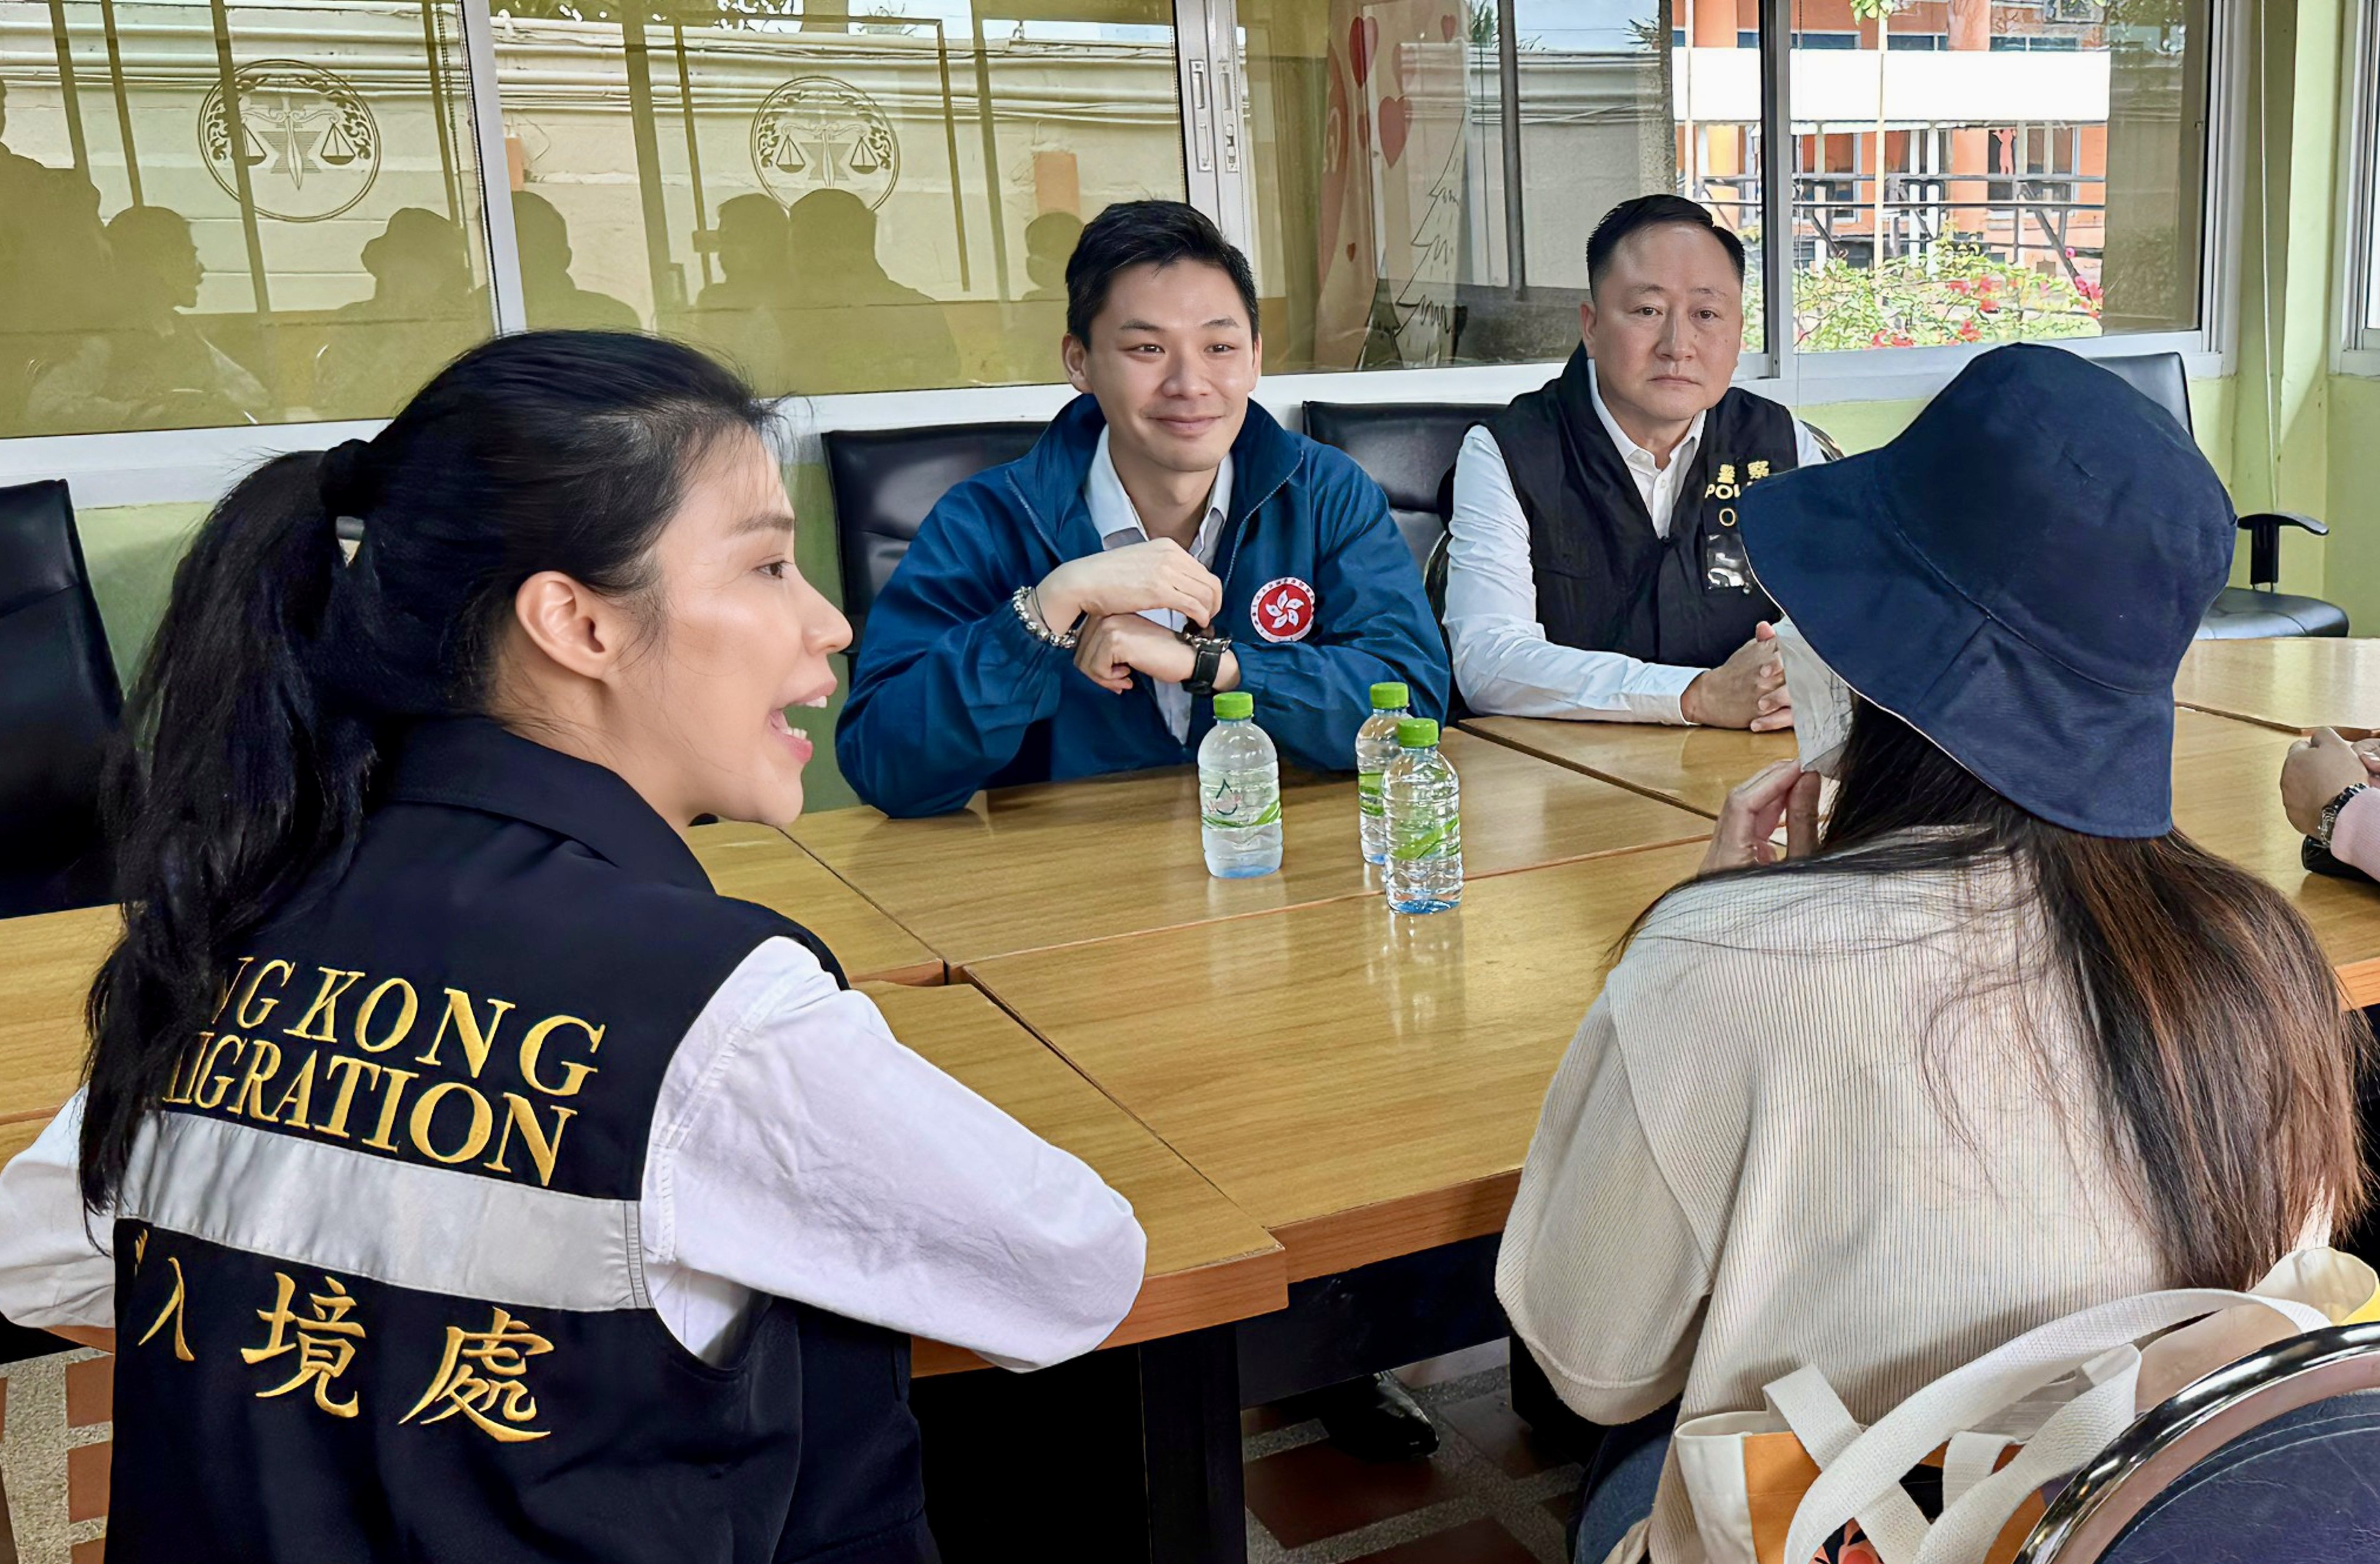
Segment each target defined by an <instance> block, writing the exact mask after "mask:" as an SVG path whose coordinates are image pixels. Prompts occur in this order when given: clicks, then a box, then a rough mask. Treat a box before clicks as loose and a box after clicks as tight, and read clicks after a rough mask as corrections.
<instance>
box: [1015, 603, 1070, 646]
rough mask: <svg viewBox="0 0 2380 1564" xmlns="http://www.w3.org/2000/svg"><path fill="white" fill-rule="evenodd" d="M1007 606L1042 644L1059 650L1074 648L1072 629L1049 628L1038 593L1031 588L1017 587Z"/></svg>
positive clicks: (1028, 631) (1018, 621)
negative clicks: (1043, 615) (1042, 613)
mask: <svg viewBox="0 0 2380 1564" xmlns="http://www.w3.org/2000/svg"><path fill="white" fill-rule="evenodd" d="M1008 606H1009V607H1011V608H1013V609H1014V610H1015V611H1016V619H1017V623H1019V624H1023V625H1024V626H1025V628H1026V632H1027V633H1028V634H1030V635H1031V636H1032V637H1033V638H1034V639H1035V640H1037V641H1039V642H1040V643H1041V644H1042V645H1043V646H1048V647H1056V648H1057V649H1059V650H1061V651H1072V650H1074V649H1075V641H1076V639H1077V637H1075V633H1074V632H1073V631H1072V630H1052V629H1051V628H1050V626H1049V624H1048V623H1047V622H1046V621H1045V620H1043V619H1042V617H1041V598H1040V595H1039V594H1038V592H1036V591H1035V590H1034V589H1033V588H1030V587H1019V588H1016V592H1015V595H1014V596H1013V597H1011V598H1010V599H1009V600H1008Z"/></svg>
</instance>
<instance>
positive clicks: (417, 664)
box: [80, 332, 770, 1211]
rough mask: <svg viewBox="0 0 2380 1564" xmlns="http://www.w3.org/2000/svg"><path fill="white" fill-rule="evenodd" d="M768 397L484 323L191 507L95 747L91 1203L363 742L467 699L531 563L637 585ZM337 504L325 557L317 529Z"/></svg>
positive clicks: (85, 1133)
mask: <svg viewBox="0 0 2380 1564" xmlns="http://www.w3.org/2000/svg"><path fill="white" fill-rule="evenodd" d="M769 419H770V415H769V412H768V410H767V408H766V406H764V405H762V404H761V403H759V401H757V400H756V399H755V398H754V397H753V395H752V394H751V392H750V391H749V390H748V389H747V387H746V386H745V385H744V384H743V383H742V382H739V381H737V380H736V379H735V376H734V375H732V374H730V373H728V372H727V371H726V370H722V369H721V368H720V367H719V366H718V365H716V364H714V363H712V362H711V361H710V359H708V358H704V357H702V356H701V355H700V354H698V353H696V352H695V351H693V350H692V349H690V348H686V347H682V346H677V345H675V344H673V343H668V342H663V341H660V340H658V339H655V338H651V337H642V336H634V335H629V334H626V333H597V332H543V333H528V334H526V335H519V336H510V337H500V338H498V339H496V340H494V341H492V342H490V343H487V344H484V345H482V346H480V347H478V348H475V349H473V350H472V351H471V352H469V353H468V354H466V355H464V356H463V357H462V358H459V359H457V360H455V363H454V364H453V365H451V366H449V367H448V368H447V369H446V370H443V372H442V373H441V374H440V375H439V376H438V377H437V378H436V379H435V380H433V381H431V382H430V383H429V385H427V386H426V387H424V388H423V389H422V391H421V393H420V394H419V395H417V396H416V397H415V398H414V399H413V401H412V403H411V404H410V405H408V406H407V407H406V409H405V410H404V411H403V412H401V413H399V414H398V415H397V416H396V418H395V419H394V420H393V421H392V422H391V423H390V424H389V426H388V428H387V429H385V430H383V431H382V432H381V433H380V434H379V435H378V436H377V437H376V438H374V439H373V440H371V441H370V442H369V443H363V442H355V441H350V442H348V443H346V444H345V445H343V446H340V447H337V448H334V450H333V451H330V452H327V453H306V454H302V455H286V456H279V457H276V458H274V459H273V460H272V461H270V462H268V463H266V464H265V465H264V466H263V467H260V468H259V469H257V470H256V471H255V472H253V473H251V474H250V475H249V477H248V478H246V479H243V480H242V481H241V482H240V483H239V485H238V486H237V488H235V489H234V490H233V491H231V492H230V493H229V494H228V495H226V496H225V498H224V500H223V502H222V503H220V504H218V505H217V506H216V507H215V510H214V512H213V514H212V515H210V516H209V517H208V518H207V521H206V524H205V526H204V527H202V528H201V529H200V533H199V536H198V540H197V541H196V543H195V544H194V545H193V547H192V548H191V550H190V552H189V554H188V557H186V558H185V559H184V560H183V562H182V564H181V566H180V568H179V569H178V570H176V572H175V576H174V590H173V597H172V600H171V601H170V602H169V603H168V605H167V607H166V610H165V615H164V620H163V622H162V623H161V624H160V625H159V627H158V631H157V636H156V638H155V640H154V641H153V642H152V645H151V647H150V649H149V654H148V657H147V659H146V660H145V661H144V662H143V664H142V666H141V671H140V677H139V678H138V680H137V681H136V682H135V683H134V685H133V689H132V694H131V697H130V699H129V701H128V706H127V710H126V713H125V737H124V739H123V741H122V742H121V743H120V744H119V746H118V750H117V753H116V755H115V758H113V760H112V761H111V764H110V776H109V783H108V787H107V813H108V822H109V830H110V835H111V837H112V838H113V839H114V841H115V843H116V869H117V892H118V895H119V896H120V897H121V899H122V901H123V903H124V933H123V936H122V938H121V939H120V940H119V941H118V942H117V944H116V946H115V950H114V951H113V952H111V953H110V954H109V956H108V959H107V961H106V963H105V964H104V965H103V966H102V967H101V969H100V972H99V976H98V977H97V978H96V979H95V980H94V981H93V983H92V985H91V1000H90V1005H89V1010H88V1021H89V1024H90V1029H91V1057H90V1061H89V1064H88V1067H87V1071H86V1087H87V1097H86V1100H85V1103H84V1108H83V1124H82V1146H81V1157H80V1174H81V1185H82V1194H83V1199H84V1201H85V1202H86V1203H87V1204H88V1205H89V1206H91V1208H92V1209H93V1210H95V1211H104V1210H106V1209H108V1208H109V1207H110V1206H112V1205H113V1203H114V1201H115V1196H116V1194H117V1192H118V1191H119V1189H120V1188H121V1186H122V1183H123V1180H124V1175H125V1170H126V1169H127V1166H128V1163H129V1161H130V1158H131V1155H132V1149H133V1145H134V1142H135V1140H136V1138H137V1137H138V1135H139V1134H140V1128H141V1126H142V1124H143V1123H144V1122H146V1121H147V1119H148V1116H149V1115H150V1114H151V1113H152V1111H154V1110H155V1109H156V1105H157V1103H158V1100H159V1098H160V1097H163V1095H164V1092H165V1091H166V1089H167V1087H168V1086H169V1085H170V1084H171V1081H172V1077H173V1072H174V1065H175V1061H176V1057H177V1056H178V1054H179V1053H180V1051H181V1050H182V1049H183V1048H184V1047H186V1046H187V1044H188V1039H189V1037H190V1034H191V1032H192V1030H193V1029H194V1028H196V1027H200V1026H203V1025H204V1024H205V1022H206V1017H207V1016H208V1015H210V1014H212V1012H214V1010H215V1008H216V1005H217V1003H218V1001H219V1000H220V998H221V996H222V984H223V983H224V981H225V974H226V973H227V972H228V970H229V968H230V965H231V964H232V963H233V962H234V961H236V960H237V956H238V954H239V947H240V945H241V943H242V942H243V941H245V940H247V939H248V938H249V936H250V935H251V934H252V933H254V931H255V930H256V929H257V928H258V927H260V926H261V924H262V923H263V922H264V921H265V919H266V918H267V917H269V916H270V915H272V914H273V912H274V911H275V910H276V909H277V908H279V907H280V906H281V905H282V904H283V903H285V902H286V901H287V900H288V899H289V898H290V897H291V896H292V895H293V894H294V893H295V892H296V891H297V890H298V889H299V888H300V887H301V886H302V885H303V884H304V883H305V881H306V880H307V879H308V877H309V876H310V875H311V874H313V873H314V872H315V871H316V870H317V868H319V867H322V866H323V865H325V864H335V863H336V862H337V861H338V860H339V859H340V858H341V857H342V855H344V854H345V853H346V851H347V850H348V849H349V848H350V847H351V846H352V844H353V843H354V840H355V838H356V835H357V832H358V830H359V829H360V827H361V825H362V821H363V817H364V812H365V809H366V807H367V806H368V804H369V802H370V788H371V784H372V781H373V771H374V767H375V764H376V762H377V760H378V759H379V757H380V755H381V753H382V750H383V747H384V746H386V744H387V743H388V741H389V740H390V739H392V738H393V737H394V735H395V732H396V731H397V730H398V729H400V728H401V727H402V725H403V724H404V722H405V721H407V720H409V719H413V718H419V717H429V716H438V715H445V714H452V713H457V712H468V711H477V710H480V709H484V706H485V704H486V701H487V699H488V697H489V694H490V691H491V685H492V675H493V673H494V661H495V650H496V648H497V647H498V645H500V644H501V636H502V631H503V627H504V623H505V622H506V619H507V618H508V616H509V615H510V613H511V612H512V603H513V599H514V596H515V594H516V593H517V591H518V590H519V588H520V584H521V583H522V582H523V581H525V580H527V579H528V577H529V576H532V575H535V574H537V573H538V572H540V571H545V570H558V571H561V572H563V573H565V574H566V575H568V576H571V577H573V578H574V579H576V580H578V581H580V582H582V583H584V584H585V585H587V586H589V587H590V588H594V589H595V590H597V591H600V592H604V593H607V594H610V595H613V596H619V597H631V596H634V595H636V594H640V593H643V592H646V591H648V590H650V588H652V587H653V585H654V578H653V567H652V563H651V552H652V545H653V542H654V540H655V539H656V538H657V537H658V536H659V535H660V532H661V529H662V525H663V524H664V523H665V522H666V521H667V520H668V519H669V517H670V515H671V514H672V513H673V512H674V510H675V509H676V506H677V503H678V499H679V496H680V494H681V492H682V490H683V487H684V481H685V477H686V472H687V470H688V469H689V468H690V467H692V466H693V465H694V464H696V463H697V462H698V461H700V460H701V459H702V458H703V457H704V456H705V455H707V454H708V453H709V452H710V449H711V447H712V446H713V445H714V443H716V442H718V441H719V440H720V439H721V438H722V437H723V436H726V435H729V434H732V433H735V432H737V431H750V432H754V433H764V432H765V431H766V430H767V429H768V426H769ZM343 518H352V519H351V520H345V519H343ZM358 524H359V527H360V540H359V541H357V542H356V544H355V549H354V554H353V557H352V559H346V558H345V557H344V556H343V550H342V547H341V541H340V529H341V527H343V526H346V527H347V528H348V530H350V531H353V530H356V529H357V526H358Z"/></svg>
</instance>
